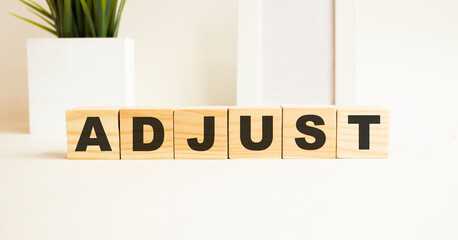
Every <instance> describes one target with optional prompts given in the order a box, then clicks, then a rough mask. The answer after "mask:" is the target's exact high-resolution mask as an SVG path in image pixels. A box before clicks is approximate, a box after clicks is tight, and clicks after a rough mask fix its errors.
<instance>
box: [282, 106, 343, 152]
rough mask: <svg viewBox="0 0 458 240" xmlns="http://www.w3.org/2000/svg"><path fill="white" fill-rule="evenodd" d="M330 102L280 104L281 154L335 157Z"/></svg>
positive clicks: (334, 120) (334, 132) (333, 121)
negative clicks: (318, 104) (328, 104)
mask: <svg viewBox="0 0 458 240" xmlns="http://www.w3.org/2000/svg"><path fill="white" fill-rule="evenodd" d="M336 117H337V116H336V108H335V107H334V106H285V107H283V158H286V159H289V158H336V126H337V125H336Z"/></svg>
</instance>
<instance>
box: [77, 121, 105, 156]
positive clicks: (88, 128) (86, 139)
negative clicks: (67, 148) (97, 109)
mask: <svg viewBox="0 0 458 240" xmlns="http://www.w3.org/2000/svg"><path fill="white" fill-rule="evenodd" d="M92 128H94V131H95V136H96V137H95V138H91V132H92ZM89 145H91V146H97V145H98V146H99V147H100V151H111V147H110V143H109V142H108V138H107V134H105V130H103V126H102V122H100V118H99V117H88V118H87V119H86V123H84V127H83V131H82V132H81V136H80V139H79V140H78V145H76V149H75V151H76V152H85V151H86V149H87V146H89Z"/></svg>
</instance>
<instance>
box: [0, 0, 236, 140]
mask: <svg viewBox="0 0 458 240" xmlns="http://www.w3.org/2000/svg"><path fill="white" fill-rule="evenodd" d="M37 2H38V3H45V1H44V0H38V1H37ZM0 9H1V12H0V26H1V30H0V31H2V34H1V35H2V38H1V40H0V56H1V59H0V86H1V87H0V130H1V129H2V130H4V131H21V132H26V131H27V121H28V97H27V69H26V48H25V46H26V39H27V38H43V37H52V36H51V35H50V34H48V33H46V32H44V31H43V30H41V29H38V28H36V27H35V26H32V25H30V24H28V23H25V22H22V21H21V20H19V19H16V18H14V17H12V16H10V15H9V14H7V13H6V12H7V11H9V12H14V13H17V14H19V15H22V16H28V17H31V18H33V19H36V18H34V17H33V15H32V14H31V13H29V12H28V11H27V10H26V8H25V7H24V6H23V5H22V4H21V3H20V2H19V1H16V0H2V1H0ZM120 37H128V38H132V39H134V40H135V44H136V52H135V54H136V58H135V61H136V94H137V95H136V100H137V104H138V105H166V106H169V105H183V106H186V105H234V104H235V101H236V99H235V82H236V79H235V78H236V58H237V1H236V0H218V1H214V0H196V1H187V0H134V1H127V4H126V7H125V12H124V15H123V21H122V24H121V29H120ZM44 87H45V86H44Z"/></svg>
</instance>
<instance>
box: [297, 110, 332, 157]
mask: <svg viewBox="0 0 458 240" xmlns="http://www.w3.org/2000/svg"><path fill="white" fill-rule="evenodd" d="M309 121H310V122H313V124H315V126H318V125H324V120H323V118H321V117H320V116H317V115H304V116H302V117H300V118H299V119H297V122H296V128H297V130H299V132H301V133H303V134H306V135H309V136H312V137H314V138H315V142H313V143H308V142H307V140H306V139H305V138H296V139H295V140H296V144H297V146H298V147H300V148H302V149H304V150H317V149H320V148H321V147H323V145H324V143H325V142H326V134H324V132H323V131H322V130H321V129H318V128H314V127H310V126H307V122H309Z"/></svg>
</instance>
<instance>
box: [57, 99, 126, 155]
mask: <svg viewBox="0 0 458 240" xmlns="http://www.w3.org/2000/svg"><path fill="white" fill-rule="evenodd" d="M118 113H119V108H116V107H87V108H75V109H71V110H67V113H66V117H67V157H68V159H119V158H120V156H119V130H118V126H119V124H118Z"/></svg>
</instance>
